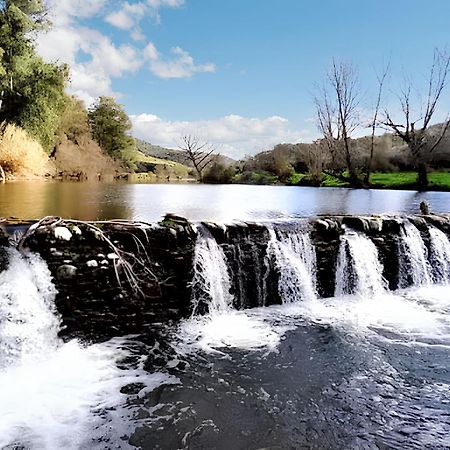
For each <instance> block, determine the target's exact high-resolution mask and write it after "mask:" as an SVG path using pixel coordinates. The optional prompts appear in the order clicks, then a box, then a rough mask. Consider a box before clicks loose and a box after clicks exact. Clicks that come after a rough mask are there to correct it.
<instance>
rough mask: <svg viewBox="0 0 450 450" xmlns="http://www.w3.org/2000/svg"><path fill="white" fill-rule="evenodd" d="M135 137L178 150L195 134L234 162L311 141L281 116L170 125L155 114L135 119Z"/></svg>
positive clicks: (236, 116)
mask: <svg viewBox="0 0 450 450" xmlns="http://www.w3.org/2000/svg"><path fill="white" fill-rule="evenodd" d="M131 121H132V123H133V134H134V135H135V136H136V137H138V138H140V139H144V140H146V141H148V142H151V143H152V144H155V145H161V146H165V147H169V148H177V145H178V143H179V140H180V137H181V136H182V135H183V134H187V133H191V134H196V135H199V136H201V137H202V138H203V139H206V140H208V141H209V142H211V143H213V144H215V145H217V146H218V148H219V151H220V152H221V153H223V154H226V155H228V156H231V157H232V158H237V159H238V158H242V157H243V156H244V155H250V154H255V153H258V152H260V151H263V150H267V149H270V148H271V147H273V146H274V145H275V144H279V143H281V142H292V143H295V142H300V141H303V142H305V141H310V140H312V139H313V138H314V137H315V136H314V135H313V133H311V132H310V131H309V130H294V129H292V126H291V124H290V122H289V121H288V120H287V119H285V118H283V117H279V116H272V117H267V118H247V117H242V116H239V115H234V114H232V115H228V116H225V117H221V118H218V119H213V120H198V121H168V120H164V119H162V118H160V117H158V116H156V115H153V114H140V115H136V116H131Z"/></svg>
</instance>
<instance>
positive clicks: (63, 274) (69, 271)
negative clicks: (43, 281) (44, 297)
mask: <svg viewBox="0 0 450 450" xmlns="http://www.w3.org/2000/svg"><path fill="white" fill-rule="evenodd" d="M76 275H77V268H76V267H75V266H72V265H70V264H64V265H62V266H59V267H58V269H57V271H56V277H57V279H58V280H71V279H73V278H75V277H76Z"/></svg>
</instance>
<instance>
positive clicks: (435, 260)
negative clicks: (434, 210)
mask: <svg viewBox="0 0 450 450" xmlns="http://www.w3.org/2000/svg"><path fill="white" fill-rule="evenodd" d="M428 231H429V232H430V258H431V261H432V269H433V281H434V282H435V283H449V282H450V241H449V240H448V238H447V236H446V235H445V234H444V233H443V232H442V231H441V230H439V229H437V228H436V227H433V226H429V227H428Z"/></svg>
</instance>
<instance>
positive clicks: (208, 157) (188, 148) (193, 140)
mask: <svg viewBox="0 0 450 450" xmlns="http://www.w3.org/2000/svg"><path fill="white" fill-rule="evenodd" d="M178 148H179V149H180V150H181V151H183V152H185V154H186V160H188V161H190V162H191V163H192V165H193V166H194V169H195V172H196V173H197V179H198V181H200V182H201V181H203V172H204V170H205V169H206V168H207V167H208V166H209V165H210V164H212V163H213V161H214V160H215V159H216V158H217V156H218V155H217V154H215V151H216V147H215V146H214V145H212V144H210V143H209V142H206V141H202V140H201V139H200V137H199V136H194V135H192V134H186V135H184V136H182V137H181V143H180V145H179V146H178Z"/></svg>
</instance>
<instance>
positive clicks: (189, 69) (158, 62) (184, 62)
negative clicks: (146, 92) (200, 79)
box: [144, 44, 216, 79]
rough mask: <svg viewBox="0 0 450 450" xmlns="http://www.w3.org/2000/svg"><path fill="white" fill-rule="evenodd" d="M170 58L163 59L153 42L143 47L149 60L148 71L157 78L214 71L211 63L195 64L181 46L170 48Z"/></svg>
mask: <svg viewBox="0 0 450 450" xmlns="http://www.w3.org/2000/svg"><path fill="white" fill-rule="evenodd" d="M171 53H172V54H173V55H174V58H172V59H163V58H161V56H160V55H159V53H158V52H157V51H156V48H155V46H154V45H153V44H149V45H148V46H147V47H146V49H145V53H144V54H145V56H146V57H147V58H148V59H149V60H150V71H151V72H152V73H153V74H154V75H156V76H157V77H158V78H163V79H169V78H190V77H191V76H192V75H194V74H195V73H202V72H203V73H205V72H206V73H211V72H215V71H216V66H215V65H214V64H212V63H206V64H196V63H195V61H194V58H192V56H191V55H190V54H189V53H188V52H187V51H185V50H183V49H182V48H181V47H174V48H172V49H171Z"/></svg>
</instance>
